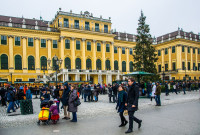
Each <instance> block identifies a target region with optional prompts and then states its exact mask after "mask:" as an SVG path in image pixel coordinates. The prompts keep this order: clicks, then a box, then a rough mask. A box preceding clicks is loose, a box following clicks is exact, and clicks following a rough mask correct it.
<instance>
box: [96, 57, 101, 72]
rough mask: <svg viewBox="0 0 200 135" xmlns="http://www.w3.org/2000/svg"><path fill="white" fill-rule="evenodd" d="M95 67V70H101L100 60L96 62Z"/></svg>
mask: <svg viewBox="0 0 200 135" xmlns="http://www.w3.org/2000/svg"><path fill="white" fill-rule="evenodd" d="M96 67H97V70H101V60H100V59H98V60H97V62H96Z"/></svg>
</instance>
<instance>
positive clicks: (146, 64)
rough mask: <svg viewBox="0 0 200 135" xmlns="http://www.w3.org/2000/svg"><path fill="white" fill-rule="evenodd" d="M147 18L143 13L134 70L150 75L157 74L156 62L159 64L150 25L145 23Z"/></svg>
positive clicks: (138, 31)
mask: <svg viewBox="0 0 200 135" xmlns="http://www.w3.org/2000/svg"><path fill="white" fill-rule="evenodd" d="M145 20H146V16H144V14H143V12H142V11H141V16H140V18H139V20H138V21H139V23H138V28H137V35H136V47H135V53H134V54H133V57H134V60H135V62H134V64H133V66H134V69H135V70H136V71H145V72H149V73H154V74H157V70H156V65H155V62H157V60H158V58H157V54H156V53H155V52H156V51H155V48H154V47H153V46H152V43H153V38H152V37H151V34H150V28H149V25H148V24H146V23H145Z"/></svg>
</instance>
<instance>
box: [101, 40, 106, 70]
mask: <svg viewBox="0 0 200 135" xmlns="http://www.w3.org/2000/svg"><path fill="white" fill-rule="evenodd" d="M105 43H106V42H105V41H102V62H101V63H102V70H105V54H106V51H105Z"/></svg>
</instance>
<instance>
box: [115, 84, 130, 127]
mask: <svg viewBox="0 0 200 135" xmlns="http://www.w3.org/2000/svg"><path fill="white" fill-rule="evenodd" d="M118 90H119V93H118V102H117V106H116V110H117V109H118V112H119V116H120V118H121V125H119V127H124V126H126V124H127V123H128V121H127V120H126V118H125V117H124V115H123V113H124V110H125V109H126V106H125V103H126V100H127V93H126V92H125V88H124V87H123V86H122V85H120V86H119V88H118Z"/></svg>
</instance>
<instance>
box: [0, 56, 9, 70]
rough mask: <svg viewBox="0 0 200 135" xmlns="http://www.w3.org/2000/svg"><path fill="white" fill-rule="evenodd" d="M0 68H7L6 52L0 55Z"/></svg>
mask: <svg viewBox="0 0 200 135" xmlns="http://www.w3.org/2000/svg"><path fill="white" fill-rule="evenodd" d="M0 62H1V69H8V56H7V55H6V54H2V55H1V61H0Z"/></svg>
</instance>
